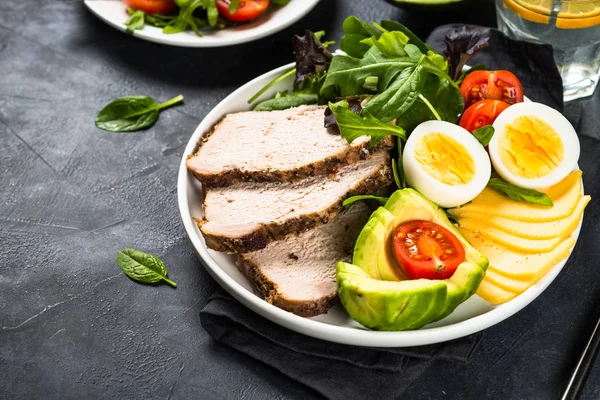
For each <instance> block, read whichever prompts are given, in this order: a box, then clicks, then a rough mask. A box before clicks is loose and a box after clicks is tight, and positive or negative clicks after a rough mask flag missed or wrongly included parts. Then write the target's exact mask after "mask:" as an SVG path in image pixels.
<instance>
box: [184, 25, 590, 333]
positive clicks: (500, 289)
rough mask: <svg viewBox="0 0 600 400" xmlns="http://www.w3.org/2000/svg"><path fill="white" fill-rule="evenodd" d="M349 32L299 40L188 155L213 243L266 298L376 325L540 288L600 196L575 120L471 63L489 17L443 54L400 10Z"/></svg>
mask: <svg viewBox="0 0 600 400" xmlns="http://www.w3.org/2000/svg"><path fill="white" fill-rule="evenodd" d="M343 29H344V36H343V38H342V39H341V41H340V43H339V47H340V48H339V50H337V51H331V50H330V47H331V46H332V44H333V43H332V42H328V41H325V40H324V33H323V32H316V33H313V32H310V31H306V33H305V34H304V35H303V36H295V37H294V38H293V45H294V52H295V58H296V62H295V66H294V67H293V68H291V69H289V70H286V71H284V72H283V73H282V74H281V75H280V76H278V77H276V78H275V79H274V80H273V81H272V82H271V83H269V84H268V85H266V86H265V88H263V89H262V90H260V91H259V92H258V93H257V94H256V95H255V96H253V97H252V98H251V99H249V107H248V108H251V110H250V111H242V112H235V113H229V114H227V115H224V116H223V118H222V119H221V120H220V121H219V122H218V123H216V125H214V126H213V127H212V129H211V130H210V131H209V132H206V133H205V135H204V136H203V137H202V139H201V140H200V141H199V142H198V143H197V145H196V147H195V150H194V152H193V154H189V155H188V156H187V160H186V166H187V170H188V172H189V173H190V174H192V175H193V176H195V177H196V178H197V179H198V180H199V181H200V182H201V183H202V213H199V214H198V215H194V216H193V217H194V220H195V221H196V223H197V226H198V231H199V232H200V233H201V235H202V237H203V238H204V241H205V245H206V246H207V247H208V248H210V249H212V250H215V251H218V252H224V253H228V254H230V255H231V257H233V258H234V259H235V262H236V264H237V265H238V268H239V270H240V271H241V272H242V274H243V275H244V276H245V277H246V278H247V279H248V282H249V283H250V284H251V286H252V288H253V289H254V291H255V292H256V294H257V295H258V296H260V297H262V298H263V299H264V300H265V301H267V302H268V303H271V304H273V305H275V306H277V307H279V308H281V309H283V310H286V311H289V312H291V313H294V314H297V315H300V316H304V317H313V316H317V315H321V314H324V313H327V312H328V311H329V310H330V309H331V307H332V306H333V305H334V304H336V302H337V301H339V302H341V304H342V305H343V307H344V308H345V310H346V311H347V313H348V315H349V316H350V317H351V318H352V319H354V320H355V321H357V322H358V323H360V324H361V325H362V326H363V327H366V328H370V329H374V330H387V331H399V330H412V329H419V328H422V327H424V326H425V325H427V324H430V323H432V322H435V321H438V320H441V319H443V318H445V317H447V316H449V315H450V314H452V313H453V312H454V310H455V309H456V308H457V307H458V306H459V305H460V304H462V303H464V302H466V301H467V300H468V299H469V298H471V296H473V295H476V296H479V297H480V298H481V299H483V300H485V301H487V302H489V303H490V304H493V305H498V304H502V303H507V302H510V301H511V300H513V299H515V298H517V297H518V296H520V295H521V294H522V293H524V292H525V291H527V290H528V289H529V288H531V287H532V286H534V285H536V283H537V282H538V281H540V279H542V278H543V277H544V276H545V275H546V274H547V273H548V272H549V271H550V270H552V268H553V267H554V266H556V265H557V264H559V263H560V262H561V261H562V260H564V259H566V258H567V257H568V256H569V254H570V251H571V249H572V247H573V246H574V244H575V238H573V236H574V232H576V230H577V228H578V226H579V225H580V222H581V219H582V216H583V212H584V209H585V207H586V205H587V204H588V202H589V201H590V197H589V196H585V195H584V194H583V186H582V180H581V175H582V172H581V171H580V170H579V169H578V167H577V161H578V158H579V151H580V149H579V140H578V137H577V134H576V132H575V130H574V128H573V127H572V126H571V124H570V123H569V122H568V120H567V119H566V118H565V117H564V116H563V115H562V114H561V113H560V112H558V111H556V110H554V109H552V108H550V107H548V106H546V105H543V104H539V103H535V102H532V101H529V100H528V99H527V98H526V97H525V96H526V93H524V91H523V87H522V85H521V83H520V81H519V78H518V77H517V76H515V75H514V74H513V73H511V72H510V71H503V70H500V71H488V70H486V68H485V66H483V65H476V66H473V67H472V68H469V67H467V66H466V63H467V62H468V61H469V60H470V58H471V57H472V56H473V55H474V54H475V53H476V52H477V51H478V50H480V49H481V48H484V47H487V46H488V45H489V42H490V32H489V30H487V29H481V28H467V27H464V28H461V29H457V30H455V31H453V32H451V33H450V34H449V35H448V37H447V40H446V43H447V49H446V51H445V52H444V53H443V54H439V53H437V52H435V51H434V50H433V49H432V48H431V47H429V46H428V45H427V44H426V43H424V42H423V41H421V40H420V39H419V38H418V37H417V36H416V35H414V34H413V33H412V32H411V31H410V30H408V29H407V28H406V27H405V26H403V25H402V24H400V23H398V22H395V21H381V22H380V23H372V24H368V23H366V22H364V21H362V20H360V19H358V18H356V17H349V18H348V19H346V21H345V22H344V25H343ZM292 76H293V77H294V84H293V87H292V88H290V90H287V91H280V92H277V93H276V95H274V96H268V97H267V98H265V97H266V96H265V93H267V92H268V91H269V89H271V88H272V87H274V86H275V85H277V84H278V83H279V82H281V81H283V80H285V79H290V77H292Z"/></svg>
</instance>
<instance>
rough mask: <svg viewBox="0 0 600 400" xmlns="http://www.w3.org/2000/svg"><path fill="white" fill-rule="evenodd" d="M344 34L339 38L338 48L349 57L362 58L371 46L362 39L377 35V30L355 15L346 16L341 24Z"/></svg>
mask: <svg viewBox="0 0 600 400" xmlns="http://www.w3.org/2000/svg"><path fill="white" fill-rule="evenodd" d="M342 29H343V30H344V36H343V37H342V40H340V49H341V50H342V51H343V52H344V53H346V54H348V55H349V56H350V57H355V58H362V57H363V56H364V55H365V53H366V52H367V51H368V50H369V49H370V48H371V45H369V44H367V43H363V40H366V39H369V38H372V37H375V38H378V37H379V31H377V29H375V28H373V27H372V26H371V25H369V24H367V23H366V22H363V21H362V20H360V19H359V18H357V17H354V16H351V17H348V18H346V20H345V21H344V23H343V25H342Z"/></svg>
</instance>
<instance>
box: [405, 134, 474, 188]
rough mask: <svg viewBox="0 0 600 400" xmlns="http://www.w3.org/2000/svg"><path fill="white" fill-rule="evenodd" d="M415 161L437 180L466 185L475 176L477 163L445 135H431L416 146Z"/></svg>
mask: <svg viewBox="0 0 600 400" xmlns="http://www.w3.org/2000/svg"><path fill="white" fill-rule="evenodd" d="M415 159H416V160H417V162H418V163H419V164H420V165H421V168H423V170H424V171H425V172H426V173H427V174H428V175H429V176H431V177H432V178H434V179H435V180H437V181H439V182H442V183H445V184H446V185H451V186H456V185H464V184H465V183H468V182H470V181H471V179H473V176H474V175H475V163H474V162H473V159H472V158H471V155H470V154H469V152H468V151H467V149H466V148H465V147H464V146H463V145H461V144H460V143H458V142H457V141H456V140H454V139H452V138H451V137H450V136H448V135H444V134H443V133H429V134H427V135H425V136H423V137H422V138H421V140H419V141H418V142H417V143H416V145H415Z"/></svg>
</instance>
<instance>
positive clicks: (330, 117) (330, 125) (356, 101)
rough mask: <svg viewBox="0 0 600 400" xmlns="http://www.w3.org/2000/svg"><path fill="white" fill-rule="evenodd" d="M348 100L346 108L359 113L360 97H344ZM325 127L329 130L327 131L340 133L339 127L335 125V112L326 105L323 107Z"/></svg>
mask: <svg viewBox="0 0 600 400" xmlns="http://www.w3.org/2000/svg"><path fill="white" fill-rule="evenodd" d="M346 101H347V102H348V108H349V109H350V111H352V112H353V113H354V114H356V115H360V112H361V111H362V103H361V101H360V98H348V99H346ZM324 122H325V128H327V130H329V133H336V134H338V135H339V134H340V128H339V127H338V125H337V121H336V120H335V114H334V113H333V111H331V108H329V107H327V108H326V109H325V121H324Z"/></svg>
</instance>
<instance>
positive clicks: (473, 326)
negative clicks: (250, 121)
mask: <svg viewBox="0 0 600 400" xmlns="http://www.w3.org/2000/svg"><path fill="white" fill-rule="evenodd" d="M293 67H294V64H288V65H285V66H283V67H280V68H277V69H275V70H273V71H271V72H267V73H266V74H264V75H261V76H259V77H258V78H256V79H254V80H252V81H250V82H248V83H247V84H245V85H244V86H242V87H240V88H239V89H238V90H236V91H235V92H233V93H232V94H230V95H229V96H228V97H227V98H225V99H224V100H223V101H221V102H220V103H219V104H218V105H217V106H216V107H215V108H214V109H213V110H212V111H211V112H210V113H209V114H208V115H207V116H206V118H204V120H203V121H202V122H201V123H200V125H199V126H198V128H197V129H196V131H195V132H194V134H193V135H192V137H191V139H190V141H189V143H188V145H187V147H186V149H185V152H184V154H183V158H182V160H181V166H180V168H179V177H178V182H177V195H178V202H179V211H180V213H181V217H182V219H183V224H184V226H185V229H186V231H187V234H188V236H189V237H190V240H191V241H192V244H193V245H194V247H195V248H196V250H197V251H198V254H200V257H201V258H202V260H203V261H204V265H205V267H206V269H207V270H208V272H209V273H210V274H211V275H212V276H213V277H214V278H215V280H216V281H217V282H219V284H220V285H221V286H222V287H223V288H225V290H227V291H228V292H229V293H230V294H231V295H232V296H233V297H235V298H236V299H237V300H239V301H240V302H241V303H242V304H244V305H245V306H247V307H248V308H250V309H251V310H253V311H255V312H257V313H258V314H260V315H262V316H263V317H265V318H267V319H269V320H271V321H273V322H275V323H277V324H279V325H281V326H284V327H286V328H289V329H291V330H293V331H296V332H299V333H302V334H305V335H308V336H313V337H316V338H319V339H323V340H328V341H331V342H338V343H344V344H351V345H357V346H372V347H405V346H419V345H426V344H432V343H439V342H444V341H448V340H452V339H456V338H459V337H463V336H467V335H470V334H472V333H475V332H478V331H481V330H483V329H486V328H488V327H490V326H492V325H494V324H497V323H499V322H501V321H503V320H504V319H506V318H508V317H510V316H511V315H513V314H515V313H516V312H518V311H519V310H521V309H522V308H523V307H525V306H526V305H528V304H529V303H531V302H532V301H533V300H534V299H535V298H536V297H538V296H539V295H540V294H541V293H542V292H543V291H544V290H545V289H546V288H547V287H548V286H549V285H550V283H552V281H553V280H554V279H555V278H556V276H557V275H558V274H559V272H560V271H561V270H562V268H563V266H564V265H565V264H566V262H567V259H565V260H564V261H561V262H560V263H558V264H557V265H556V266H555V267H554V268H553V269H552V270H551V271H550V272H548V273H547V274H546V276H544V277H543V278H542V279H541V280H540V281H539V282H538V283H536V284H535V285H533V286H531V287H530V288H529V289H527V290H526V291H525V292H524V293H522V294H521V295H520V296H518V297H516V298H515V299H513V300H511V301H509V302H507V303H505V304H501V305H497V306H494V305H492V304H490V303H488V302H486V301H485V300H483V299H481V298H480V297H479V296H477V295H474V296H472V297H471V298H469V299H468V300H467V301H465V302H464V303H463V304H461V305H460V306H459V307H458V308H457V309H456V310H455V311H454V312H453V313H452V314H451V315H449V316H448V317H446V318H444V319H442V320H440V321H437V322H435V323H433V324H429V325H427V326H425V327H423V328H421V329H419V330H415V331H402V332H378V331H372V330H368V329H366V328H364V327H363V326H361V325H360V324H358V323H357V322H355V321H353V320H352V319H350V317H349V316H348V314H347V313H346V311H345V310H344V308H343V307H342V306H341V305H336V306H335V307H334V308H333V309H332V310H331V311H329V312H328V313H327V314H324V315H320V316H318V317H314V318H303V317H299V316H297V315H294V314H292V313H289V312H287V311H283V310H281V309H279V308H277V307H275V306H273V305H271V304H269V303H267V302H266V301H264V300H262V299H261V298H260V297H258V296H257V295H256V294H254V292H253V291H252V288H251V286H250V283H249V282H248V280H247V279H246V278H245V277H244V276H243V275H242V274H241V273H240V272H239V271H238V269H237V267H236V265H235V263H234V261H233V258H232V257H230V256H228V255H227V254H224V253H219V252H216V251H213V250H210V249H207V248H206V245H205V242H204V238H203V237H202V234H201V233H200V231H199V230H198V227H197V226H196V224H195V223H194V221H193V220H192V217H201V216H202V207H201V198H202V196H201V193H202V185H201V184H200V183H199V182H198V180H196V179H195V178H194V177H193V176H192V174H189V173H188V171H187V169H186V165H185V162H186V159H187V156H188V155H189V154H192V153H193V151H194V149H195V147H196V144H197V143H198V142H199V140H200V138H201V137H202V136H204V134H206V133H207V132H208V131H209V130H210V129H211V128H212V126H214V125H215V124H216V123H217V122H218V121H219V120H220V119H221V118H222V117H223V116H224V115H225V114H228V113H233V112H239V111H247V110H249V109H250V106H249V105H248V103H247V101H248V99H249V98H250V97H252V95H254V93H256V92H257V91H258V90H260V89H261V88H262V87H264V86H265V85H266V84H267V83H268V82H270V81H271V80H272V79H274V78H275V77H277V76H279V75H281V74H282V73H283V72H285V71H288V70H289V69H290V68H293ZM293 79H294V77H290V78H289V79H287V80H284V81H282V82H279V83H278V84H277V85H275V86H274V87H272V88H270V90H269V91H267V92H266V93H265V94H264V95H263V96H261V99H263V100H264V99H267V98H269V97H272V96H273V95H274V94H275V93H276V92H277V91H282V90H290V89H291V88H292V84H293ZM261 99H259V100H261ZM580 228H581V222H580V224H579V227H578V228H577V230H576V231H575V232H574V233H573V237H574V238H575V239H577V237H578V236H579V230H580Z"/></svg>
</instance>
